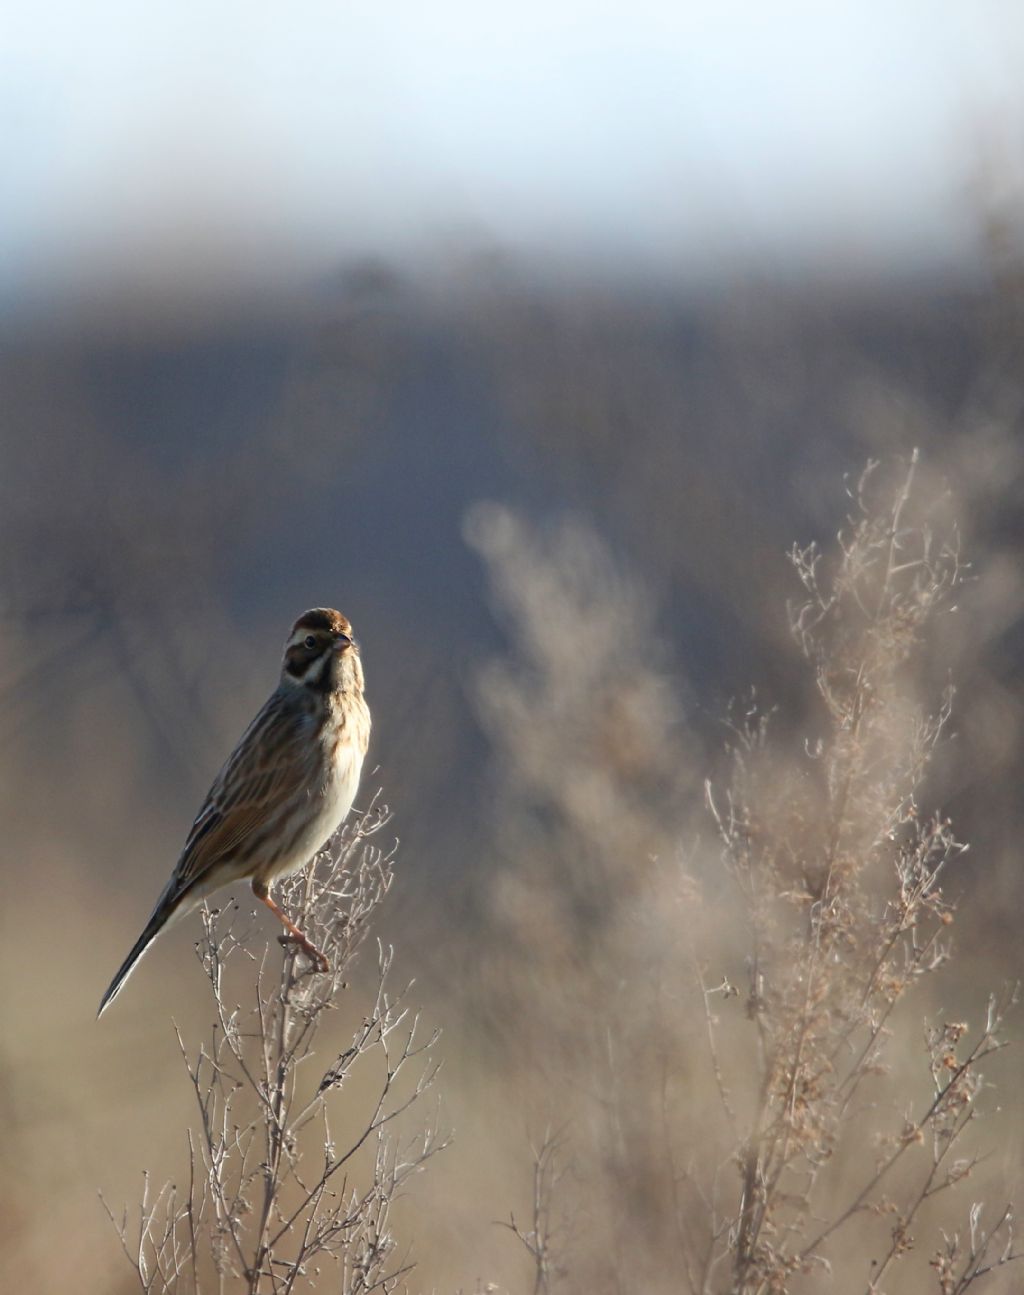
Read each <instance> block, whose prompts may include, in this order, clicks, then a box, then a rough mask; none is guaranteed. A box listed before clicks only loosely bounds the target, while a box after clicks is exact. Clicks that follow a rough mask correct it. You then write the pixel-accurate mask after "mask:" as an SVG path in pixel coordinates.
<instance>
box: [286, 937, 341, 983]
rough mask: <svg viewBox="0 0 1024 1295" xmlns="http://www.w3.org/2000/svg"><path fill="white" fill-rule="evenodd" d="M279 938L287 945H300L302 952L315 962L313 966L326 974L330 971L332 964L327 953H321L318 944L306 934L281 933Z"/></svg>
mask: <svg viewBox="0 0 1024 1295" xmlns="http://www.w3.org/2000/svg"><path fill="white" fill-rule="evenodd" d="M277 938H278V940H280V942H281V943H282V944H283V945H285V946H287V945H289V944H295V945H298V947H299V948H300V949H301V950H302V952H303V953H304V954H305V955H306V957H307V958H308V959H309V960H310V962H311V963H312V964H313V967H314V968H315V970H317V971H319V972H321V973H322V974H324V975H326V974H327V972H329V971H330V969H331V964H330V963H329V962H328V960H327V957H326V955H325V954H323V953H321V951H320V950H319V949H318V948H317V947H316V945H315V944H313V943H312V941H311V940H307V939H306V937H305V936H304V935H292V934H290V933H288V934H283V935H279V936H278V937H277Z"/></svg>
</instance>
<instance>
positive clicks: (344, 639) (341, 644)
mask: <svg viewBox="0 0 1024 1295" xmlns="http://www.w3.org/2000/svg"><path fill="white" fill-rule="evenodd" d="M347 647H354V648H355V650H356V651H357V652H358V651H359V644H358V643H357V642H356V641H355V639H350V638H349V636H348V635H347V634H339V635H338V641H337V643H335V645H334V650H335V652H344V651H345V649H346V648H347Z"/></svg>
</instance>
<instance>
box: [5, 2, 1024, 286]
mask: <svg viewBox="0 0 1024 1295" xmlns="http://www.w3.org/2000/svg"><path fill="white" fill-rule="evenodd" d="M18 8H19V9H20V12H17V13H10V12H9V13H8V15H7V17H6V18H5V19H4V22H3V26H2V28H0V108H2V112H0V204H2V205H0V305H6V306H7V307H8V308H10V307H11V305H12V304H13V303H16V302H17V301H19V300H24V299H29V298H31V297H32V295H33V293H35V292H37V291H39V289H40V286H41V285H42V286H44V287H45V286H46V285H49V286H50V287H52V286H53V285H54V284H55V283H60V284H66V285H68V287H69V289H71V290H74V289H75V287H76V285H78V286H80V285H82V284H85V285H87V286H88V285H91V286H95V285H96V284H97V283H100V284H102V283H104V282H106V281H110V282H112V283H114V284H121V285H122V286H123V285H124V284H125V283H129V284H142V285H146V284H150V285H152V286H154V287H156V288H158V289H159V287H160V286H161V284H164V283H165V282H173V281H178V280H186V281H187V280H188V279H189V278H190V277H192V278H195V279H196V280H198V281H202V280H210V279H212V280H214V281H218V280H219V279H223V280H224V281H225V282H229V281H231V280H233V279H241V280H245V279H246V278H247V277H250V276H252V277H254V278H260V277H269V278H270V279H271V280H273V281H275V282H276V281H280V282H282V283H284V284H287V283H290V282H294V281H298V280H299V279H300V278H301V277H302V276H309V275H315V274H317V273H320V272H324V271H327V270H328V269H329V268H330V267H332V266H333V265H335V264H337V263H338V261H339V260H340V259H341V258H343V257H345V256H347V255H351V254H368V253H379V254H383V255H388V256H396V257H399V258H402V257H407V258H414V257H416V256H417V255H420V256H429V255H431V254H434V253H436V251H437V249H438V248H439V247H442V246H444V245H445V244H446V242H447V244H449V245H450V244H451V243H453V242H455V241H457V240H459V239H471V240H472V239H476V240H479V241H480V242H482V243H484V244H487V243H497V244H500V245H504V246H507V247H509V248H510V249H511V250H512V251H514V252H519V253H523V254H530V253H536V254H542V255H545V256H547V257H552V256H553V257H560V256H563V257H565V258H567V259H568V260H578V261H581V262H584V263H585V262H586V261H587V260H588V259H590V258H592V259H593V260H594V262H595V264H605V265H607V264H609V263H616V264H620V265H622V266H624V267H626V268H628V267H629V266H630V265H633V264H635V265H637V266H638V267H640V268H642V269H645V270H648V271H649V270H651V269H654V270H655V271H656V272H659V273H661V272H663V273H669V274H671V273H679V274H687V273H699V272H700V271H701V269H702V268H706V267H708V266H719V265H720V266H724V267H726V268H728V267H729V265H730V264H732V263H734V262H735V263H741V264H745V265H754V266H757V265H759V264H762V263H763V264H764V265H765V266H767V267H768V268H772V267H773V266H774V267H777V265H778V264H779V263H783V264H785V263H789V262H793V263H796V264H799V263H801V262H805V263H810V264H815V265H820V264H822V263H828V262H829V261H836V262H838V263H840V264H842V265H846V263H848V266H847V268H848V269H850V270H852V271H856V269H857V267H858V265H860V264H863V265H864V266H865V267H868V268H878V267H881V268H882V269H883V270H885V269H889V268H891V267H898V266H899V265H900V264H901V262H903V263H913V262H915V261H917V260H921V259H923V260H924V261H927V260H928V259H929V258H933V257H934V258H938V259H940V260H943V261H949V260H951V259H952V260H955V259H956V258H958V257H961V256H964V255H967V254H969V252H970V250H971V246H972V240H973V239H974V238H975V236H976V225H975V216H976V203H975V202H974V201H973V199H972V193H974V191H975V187H976V186H977V184H978V181H979V179H980V178H981V176H982V174H983V173H984V172H985V171H986V168H987V167H988V165H989V161H986V159H985V158H984V157H983V156H982V154H983V153H986V154H987V153H989V152H991V158H990V159H989V160H990V161H991V162H993V163H998V167H997V169H999V170H1000V178H999V180H998V183H999V185H1001V186H1003V187H1006V186H1008V185H1009V186H1012V185H1013V184H1016V183H1017V182H1018V181H1019V178H1020V177H1019V174H1018V173H1015V171H1014V168H1015V167H1017V166H1018V165H1020V164H1021V162H1022V158H1024V3H1022V2H1021V0H960V2H954V0H853V2H851V3H847V2H846V0H804V2H803V3H798V2H797V0H790V2H788V3H787V2H783V0H779V2H777V3H770V2H766V0H707V2H706V3H705V2H703V0H689V2H688V0H662V2H661V3H656V2H655V0H631V2H630V3H626V2H625V0H620V2H619V3H607V2H606V3H601V0H547V3H538V2H537V0H518V2H517V3H514V4H503V3H487V2H486V0H471V2H469V0H420V2H418V3H409V2H399V0H372V2H369V0H368V2H362V0H360V2H359V3H355V2H352V0H348V2H346V0H332V2H313V0H289V2H288V3H287V4H285V3H281V2H280V0H274V3H269V2H268V0H246V2H245V3H225V2H224V0H201V2H196V0H177V2H176V3H173V4H164V3H155V2H154V0H92V2H91V3H88V4H85V3H82V0H39V2H38V3H35V4H31V3H29V2H28V0H21V3H20V5H19V6H18ZM1007 163H1009V164H1010V165H1009V169H1008V170H1005V171H1004V170H1003V168H1004V165H1005V164H1007ZM1000 196H1002V197H1005V196H1006V195H1000Z"/></svg>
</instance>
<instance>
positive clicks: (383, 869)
mask: <svg viewBox="0 0 1024 1295" xmlns="http://www.w3.org/2000/svg"><path fill="white" fill-rule="evenodd" d="M388 818H389V816H388V812H387V810H386V808H384V807H382V806H379V805H375V806H374V807H372V808H371V809H370V810H369V811H368V812H367V813H366V814H365V815H363V816H362V817H361V818H360V819H359V820H358V821H357V822H355V823H354V824H350V825H349V826H347V827H346V828H345V829H343V831H342V833H340V834H339V836H338V837H337V838H336V840H335V842H334V843H333V844H332V845H331V846H328V848H327V849H326V850H325V851H324V852H323V853H322V854H321V855H320V856H319V857H318V860H317V862H316V864H315V866H313V867H310V868H309V869H307V870H305V871H304V872H301V873H298V874H295V875H294V876H293V877H291V878H289V879H287V880H286V881H285V882H283V883H282V884H281V885H280V887H279V891H280V896H281V899H282V902H283V903H284V905H285V907H286V908H287V909H288V911H290V912H293V913H295V914H297V915H298V916H297V921H298V922H299V923H300V924H302V927H303V929H304V930H306V931H307V932H308V933H309V934H310V936H311V937H312V939H313V940H314V941H316V942H317V943H318V945H319V947H321V948H323V949H324V950H325V951H327V952H328V956H329V957H330V960H331V971H330V973H328V974H326V975H319V974H311V972H310V969H309V966H308V962H307V960H306V959H305V957H304V956H303V955H302V954H301V953H300V952H298V951H297V950H296V948H295V946H294V944H290V943H285V942H284V939H283V938H282V944H283V945H284V953H283V956H279V954H278V952H277V945H276V944H275V945H274V946H271V945H269V944H265V943H262V940H263V937H262V936H260V935H259V934H258V928H257V926H256V924H255V922H254V921H253V916H254V915H252V914H250V913H247V912H243V911H242V910H241V909H240V908H239V906H238V904H236V903H234V902H231V903H229V904H228V905H227V906H226V907H224V908H210V907H206V908H204V910H203V935H202V938H201V939H200V941H199V942H198V944H197V946H196V948H197V952H198V955H199V958H200V961H201V962H202V965H203V969H204V970H205V972H206V975H207V978H208V980H209V984H210V990H211V994H212V1000H213V1002H212V1006H213V1011H214V1018H213V1021H212V1023H211V1026H210V1033H209V1037H208V1038H207V1039H205V1040H203V1041H193V1042H189V1041H187V1040H185V1039H183V1038H182V1037H181V1035H180V1034H179V1036H178V1038H179V1043H180V1046H181V1053H182V1057H183V1060H184V1063H185V1067H186V1070H187V1073H188V1078H189V1082H190V1084H191V1086H192V1088H193V1090H194V1093H195V1099H196V1113H197V1117H196V1121H195V1124H194V1126H193V1127H192V1128H191V1129H189V1131H188V1135H187V1137H188V1152H189V1159H188V1185H187V1188H185V1189H184V1190H182V1189H181V1188H179V1187H178V1186H176V1185H173V1184H170V1183H168V1184H167V1185H165V1186H164V1187H162V1188H160V1189H159V1190H156V1191H155V1192H154V1190H153V1189H152V1187H151V1184H150V1176H149V1175H148V1174H147V1175H146V1176H145V1180H144V1190H143V1195H142V1200H141V1202H140V1204H139V1206H138V1208H137V1210H136V1211H133V1212H132V1215H131V1216H130V1215H129V1212H128V1210H127V1209H126V1210H125V1211H124V1213H123V1215H122V1216H121V1218H120V1219H116V1220H114V1222H115V1226H116V1228H117V1231H118V1234H119V1236H120V1238H121V1243H122V1246H123V1248H124V1251H125V1254H126V1255H127V1257H128V1259H129V1260H130V1262H131V1264H132V1266H133V1267H134V1268H135V1271H136V1274H137V1277H138V1284H139V1287H140V1289H141V1290H142V1291H145V1292H154V1295H156V1293H157V1292H172V1291H173V1292H185V1291H192V1292H195V1293H196V1295H199V1293H200V1292H208V1291H224V1290H232V1291H236V1290H237V1291H241V1290H244V1291H247V1292H249V1295H257V1293H258V1292H273V1293H275V1295H276V1293H278V1292H279V1293H280V1295H287V1293H288V1292H292V1291H301V1290H315V1289H322V1288H323V1286H324V1285H325V1284H326V1285H328V1286H329V1288H330V1289H332V1290H337V1291H341V1292H344V1295H360V1293H365V1292H369V1291H374V1290H383V1291H389V1290H394V1289H395V1288H396V1287H397V1286H398V1284H399V1283H400V1281H401V1279H402V1277H403V1276H404V1274H405V1273H406V1272H407V1271H408V1269H409V1267H410V1264H409V1259H408V1255H407V1254H405V1253H401V1252H400V1251H399V1250H398V1242H397V1239H396V1237H395V1235H394V1232H393V1228H392V1223H391V1218H390V1215H391V1210H392V1205H393V1203H394V1201H395V1198H396V1196H397V1195H398V1193H399V1192H400V1190H401V1188H402V1186H403V1184H404V1183H405V1182H406V1181H407V1180H408V1179H409V1178H410V1177H411V1176H412V1175H413V1174H415V1173H417V1172H418V1171H419V1170H420V1169H422V1168H423V1166H424V1164H425V1163H426V1161H427V1160H428V1159H429V1158H430V1157H431V1156H432V1155H434V1154H435V1152H437V1151H438V1150H440V1149H441V1147H442V1146H443V1145H444V1140H443V1139H440V1138H439V1137H438V1135H437V1132H436V1126H435V1125H434V1124H433V1123H430V1124H428V1125H426V1126H425V1127H423V1126H421V1127H420V1129H419V1131H418V1132H415V1133H413V1134H412V1135H406V1136H402V1135H400V1134H399V1133H398V1132H396V1131H395V1130H396V1128H397V1125H396V1121H398V1120H399V1117H400V1116H402V1115H403V1113H404V1112H406V1111H407V1110H408V1109H409V1108H410V1107H411V1106H412V1105H413V1104H414V1103H417V1102H418V1101H419V1100H420V1099H421V1098H422V1097H423V1095H424V1093H425V1092H426V1090H427V1089H428V1088H429V1087H430V1086H431V1084H432V1083H433V1080H434V1077H435V1075H436V1072H437V1062H436V1061H435V1060H433V1048H434V1044H435V1042H436V1035H430V1036H428V1037H426V1038H423V1037H421V1034H422V1032H421V1031H420V1030H419V1028H418V1019H417V1017H416V1016H415V1014H413V1013H412V1010H411V1008H410V1007H409V1006H407V1004H406V1001H405V998H406V991H405V990H400V991H398V992H393V991H392V990H391V989H390V988H389V974H390V971H391V965H392V956H393V955H392V951H391V950H390V949H386V948H384V947H383V946H381V945H379V944H378V976H377V984H376V990H375V992H374V993H372V994H371V996H370V997H369V999H368V1000H367V1001H364V1003H363V1004H362V1008H363V1010H362V1011H361V1013H360V1019H359V1021H358V1024H357V1025H356V1027H355V1029H354V1030H353V1032H352V1034H351V1038H350V1041H349V1042H348V1045H347V1046H346V1047H344V1048H343V1049H342V1050H340V1051H333V1052H329V1053H328V1055H329V1056H330V1057H331V1060H330V1062H329V1064H327V1065H325V1064H324V1061H323V1060H322V1059H320V1057H321V1055H322V1052H323V1049H324V1046H325V1044H326V1045H327V1047H328V1048H330V1047H331V1043H330V1040H329V1037H325V1036H329V1033H330V1029H329V1027H330V1024H331V1022H330V1017H331V1015H332V1014H334V1013H335V1012H337V1011H338V1009H339V1008H342V1007H343V1006H345V1000H344V998H343V991H345V990H347V989H348V988H349V985H348V983H347V982H348V979H349V977H350V976H351V975H352V971H353V966H354V963H355V960H356V957H357V954H358V952H359V950H360V947H361V946H362V945H363V943H364V941H365V939H366V937H367V934H368V932H369V928H370V922H371V919H372V918H373V917H374V915H375V912H376V910H377V908H378V907H379V905H380V903H381V901H382V900H383V898H384V896H385V895H386V894H387V891H388V889H389V888H390V886H391V882H392V875H393V874H392V863H393V859H394V849H393V848H392V849H391V850H390V851H384V850H382V849H381V848H380V847H378V846H377V845H376V844H375V842H374V840H373V838H374V837H375V836H376V834H377V833H379V832H380V831H381V829H382V828H383V827H384V826H385V825H386V824H387V822H388ZM318 1045H319V1049H320V1051H318ZM111 1217H112V1218H113V1215H112V1216H111Z"/></svg>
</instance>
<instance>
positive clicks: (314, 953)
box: [252, 877, 331, 972]
mask: <svg viewBox="0 0 1024 1295" xmlns="http://www.w3.org/2000/svg"><path fill="white" fill-rule="evenodd" d="M252 893H253V894H254V895H255V896H256V898H257V899H261V900H262V901H263V903H264V904H266V906H267V907H268V908H269V909H270V911H271V912H272V913H273V914H274V916H275V917H277V918H279V919H280V921H281V922H282V924H283V925H284V928H285V930H286V931H287V932H288V934H287V935H286V936H282V937H281V939H282V941H283V942H284V943H286V944H297V945H298V946H299V948H300V949H301V950H302V952H303V953H304V954H305V955H306V956H307V957H308V958H309V960H310V962H312V963H313V964H314V965H315V966H316V969H317V970H318V971H324V972H326V971H330V969H331V964H330V963H329V962H328V961H327V958H326V957H325V956H324V954H322V953H321V952H320V950H319V949H318V948H317V947H316V945H315V944H314V943H313V942H312V940H310V939H308V938H307V937H306V936H305V935H303V933H302V932H301V931H300V930H299V928H298V927H297V926H296V925H295V923H294V922H293V921H292V920H291V918H290V917H289V916H288V914H287V913H286V912H285V911H284V909H283V908H281V907H280V906H279V905H278V904H275V903H274V901H273V899H271V897H270V891H269V889H268V888H267V886H266V883H264V882H261V881H257V880H256V878H255V877H254V878H253V881H252Z"/></svg>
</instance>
